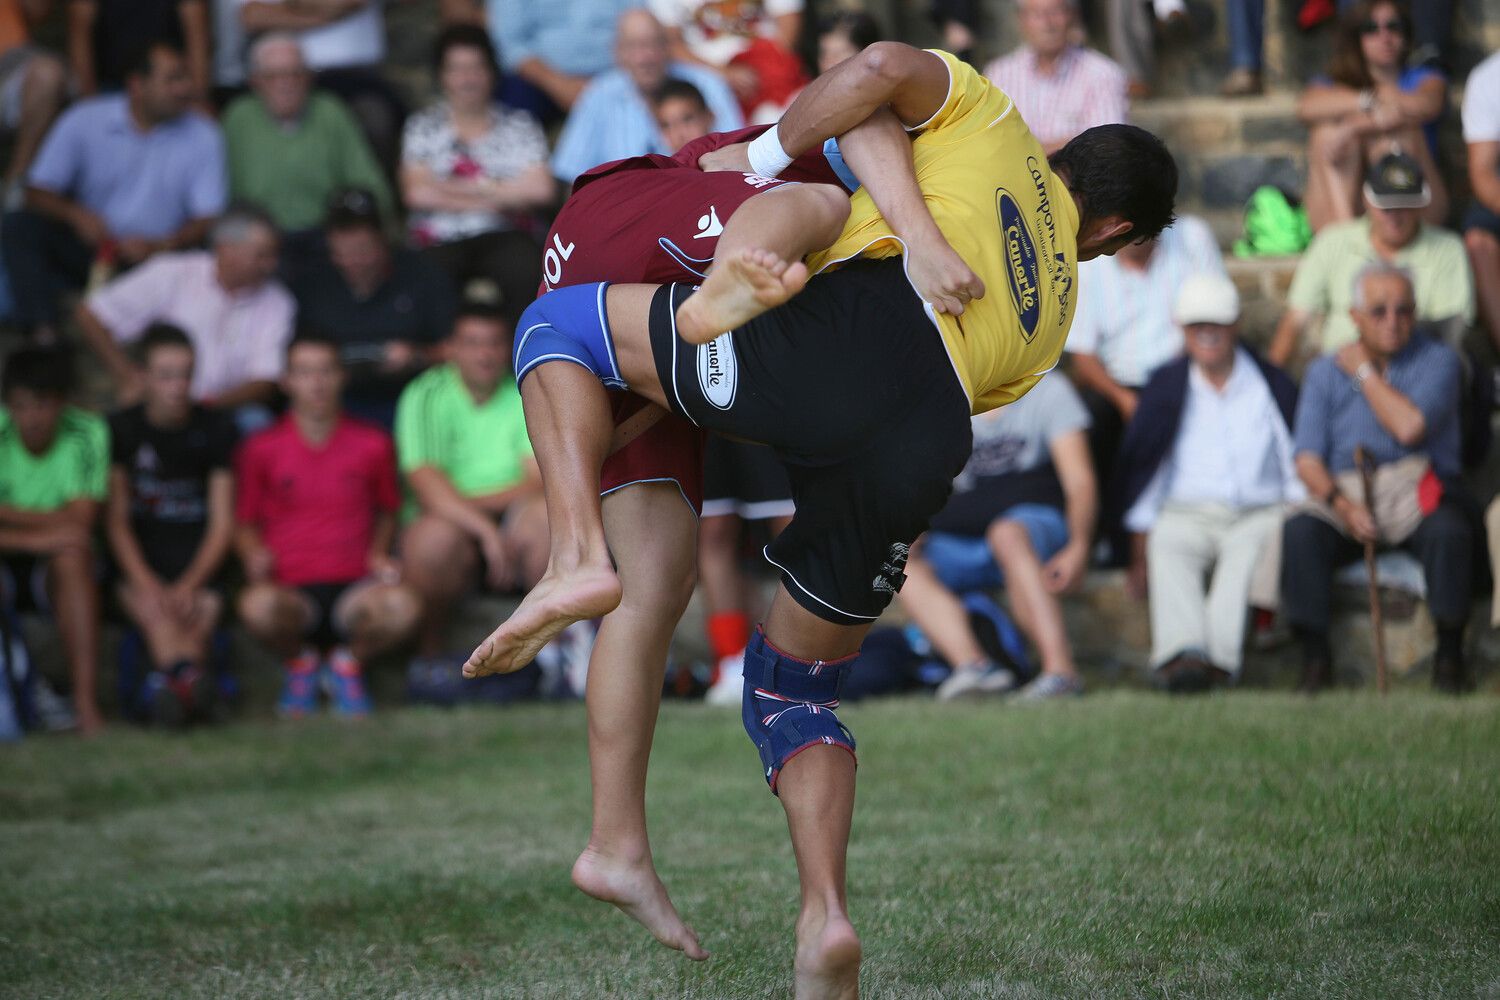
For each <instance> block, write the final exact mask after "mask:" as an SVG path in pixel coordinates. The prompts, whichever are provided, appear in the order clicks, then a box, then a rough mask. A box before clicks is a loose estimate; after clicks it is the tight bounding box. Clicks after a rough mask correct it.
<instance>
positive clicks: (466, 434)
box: [396, 305, 548, 662]
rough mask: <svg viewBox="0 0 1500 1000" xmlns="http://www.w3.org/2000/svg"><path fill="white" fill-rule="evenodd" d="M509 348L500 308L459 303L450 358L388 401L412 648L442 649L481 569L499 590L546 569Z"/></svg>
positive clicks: (543, 521) (537, 476)
mask: <svg viewBox="0 0 1500 1000" xmlns="http://www.w3.org/2000/svg"><path fill="white" fill-rule="evenodd" d="M510 350H511V333H510V328H509V326H508V325H507V324H506V322H505V320H504V319H503V318H502V317H501V316H500V314H499V313H497V312H495V311H494V310H493V309H490V308H487V307H484V306H478V305H469V306H465V307H464V308H463V309H461V310H460V311H459V315H458V321H457V323H456V324H455V325H454V328H453V335H452V336H451V337H450V338H449V340H448V357H449V358H450V361H449V363H448V364H444V365H439V366H437V367H435V368H431V369H428V370H427V371H426V372H424V373H423V374H422V375H420V376H418V377H417V379H416V380H415V381H413V382H412V383H411V385H409V386H407V387H406V391H405V392H403V393H402V394H401V402H400V405H399V406H397V408H396V451H397V454H398V455H399V457H400V463H401V471H402V472H403V473H404V474H405V476H406V484H407V488H408V490H409V491H410V493H411V494H412V496H413V497H414V498H415V500H416V509H415V510H413V511H412V513H413V514H414V515H415V519H414V520H413V521H411V523H410V524H408V525H407V526H406V529H405V530H404V531H403V532H402V535H401V562H402V566H403V567H404V569H405V573H406V581H407V583H409V584H410V585H411V586H412V588H413V589H414V590H415V591H416V592H417V594H418V595H420V596H421V598H422V607H423V616H422V627H421V631H420V632H419V633H418V645H417V655H418V656H419V657H424V658H441V657H442V656H443V654H444V653H445V652H447V650H445V649H444V648H443V643H444V637H445V633H446V630H447V627H448V623H449V621H450V620H451V618H452V614H453V609H454V607H455V606H457V604H458V603H459V601H460V600H462V598H463V596H464V595H465V594H467V593H469V592H470V591H472V590H473V589H474V587H475V585H476V584H477V583H478V581H479V579H480V578H481V576H482V577H483V579H484V582H485V583H486V584H488V585H489V586H490V587H493V588H495V589H498V590H529V589H530V588H531V587H533V586H535V585H536V582H537V581H538V580H540V579H541V577H542V573H543V572H544V571H545V570H546V568H547V555H548V541H547V508H546V505H545V504H544V503H543V502H542V489H541V487H542V477H541V472H540V471H539V470H538V469H537V465H536V460H535V459H533V458H532V457H531V442H530V440H528V439H527V437H526V419H525V417H524V416H523V415H522V412H521V394H520V392H519V391H518V390H517V389H516V382H515V379H514V378H513V377H512V376H511V372H510ZM457 660H458V661H459V662H461V661H462V657H458V658H457Z"/></svg>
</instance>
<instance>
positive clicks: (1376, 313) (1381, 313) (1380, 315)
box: [1365, 303, 1417, 319]
mask: <svg viewBox="0 0 1500 1000" xmlns="http://www.w3.org/2000/svg"><path fill="white" fill-rule="evenodd" d="M1365 312H1366V313H1368V314H1369V315H1370V317H1371V318H1372V319H1385V318H1386V317H1387V316H1389V315H1391V314H1393V313H1394V314H1395V316H1396V318H1397V319H1411V318H1412V317H1413V316H1415V315H1416V314H1417V307H1416V306H1413V305H1399V306H1388V305H1385V304H1384V303H1381V304H1380V305H1378V306H1371V307H1370V308H1368V309H1366V310H1365Z"/></svg>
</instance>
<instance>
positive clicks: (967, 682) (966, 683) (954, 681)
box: [937, 663, 1016, 701]
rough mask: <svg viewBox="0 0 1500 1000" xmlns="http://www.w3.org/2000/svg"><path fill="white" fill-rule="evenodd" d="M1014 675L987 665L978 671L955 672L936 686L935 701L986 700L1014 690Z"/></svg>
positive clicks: (1003, 669) (971, 669) (992, 665)
mask: <svg viewBox="0 0 1500 1000" xmlns="http://www.w3.org/2000/svg"><path fill="white" fill-rule="evenodd" d="M1015 686H1016V675H1015V674H1014V673H1013V672H1011V671H1009V670H1006V669H1005V668H1004V667H999V666H996V665H995V664H993V663H992V664H989V665H988V666H986V667H981V668H979V669H973V668H970V669H966V670H955V671H953V673H952V674H950V675H949V676H948V679H947V680H945V681H943V683H941V684H939V685H938V689H937V700H938V701H953V700H954V699H955V698H988V697H993V696H995V695H1002V694H1005V693H1006V692H1008V691H1010V690H1012V689H1014V688H1015Z"/></svg>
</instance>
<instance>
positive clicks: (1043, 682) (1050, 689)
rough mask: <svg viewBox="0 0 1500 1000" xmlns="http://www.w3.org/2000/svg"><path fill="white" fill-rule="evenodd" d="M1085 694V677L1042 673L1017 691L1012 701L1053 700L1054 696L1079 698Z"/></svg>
mask: <svg viewBox="0 0 1500 1000" xmlns="http://www.w3.org/2000/svg"><path fill="white" fill-rule="evenodd" d="M1081 694H1083V679H1082V678H1080V677H1075V676H1073V675H1072V674H1042V675H1041V676H1040V677H1038V678H1037V679H1036V680H1034V681H1032V682H1031V683H1030V684H1028V685H1026V686H1025V687H1023V688H1022V689H1021V690H1019V691H1017V692H1016V696H1015V697H1014V698H1012V699H1011V701H1024V702H1036V701H1051V700H1052V699H1054V698H1077V697H1078V696H1079V695H1081Z"/></svg>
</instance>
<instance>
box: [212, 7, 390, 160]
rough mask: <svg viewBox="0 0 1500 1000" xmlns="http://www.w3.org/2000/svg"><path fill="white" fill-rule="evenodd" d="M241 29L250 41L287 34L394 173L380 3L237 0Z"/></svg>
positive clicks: (320, 82) (320, 83) (383, 15)
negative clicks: (264, 35) (292, 35)
mask: <svg viewBox="0 0 1500 1000" xmlns="http://www.w3.org/2000/svg"><path fill="white" fill-rule="evenodd" d="M239 3H240V5H241V6H240V25H241V27H243V28H244V30H245V31H246V32H247V33H248V34H250V35H251V36H252V37H253V36H255V35H260V34H262V33H264V32H267V31H290V32H294V33H295V34H296V35H297V39H298V41H300V42H301V43H302V56H303V58H304V59H306V60H307V65H308V67H309V68H310V69H311V70H312V71H313V72H314V73H316V74H317V85H318V86H319V87H321V88H323V89H324V90H327V91H330V92H332V93H333V94H336V95H337V96H338V97H339V98H341V99H342V100H343V101H344V103H345V104H346V105H347V106H348V108H349V110H350V111H352V112H353V113H354V117H355V119H356V120H357V121H358V122H359V124H360V127H361V128H362V129H364V132H365V138H367V139H368V140H369V141H370V147H371V148H372V149H373V150H374V151H375V156H376V158H377V159H379V161H380V162H381V163H382V164H383V165H384V166H385V167H386V168H387V169H388V170H394V169H395V165H396V158H397V157H398V156H399V155H400V148H399V143H400V141H401V122H402V120H403V119H405V118H406V106H405V105H404V104H403V103H402V102H401V98H400V96H399V95H398V94H397V93H396V90H395V88H393V87H392V86H391V85H390V84H389V83H387V82H386V80H385V76H384V75H383V74H382V73H381V68H380V64H381V63H383V62H385V13H384V11H383V10H382V7H383V5H384V3H385V0H312V2H308V0H239Z"/></svg>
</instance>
